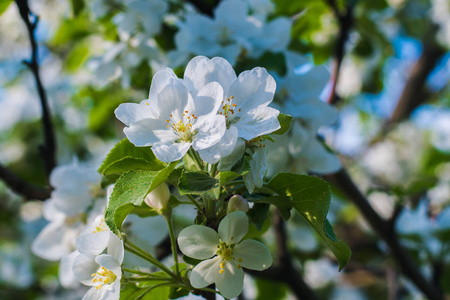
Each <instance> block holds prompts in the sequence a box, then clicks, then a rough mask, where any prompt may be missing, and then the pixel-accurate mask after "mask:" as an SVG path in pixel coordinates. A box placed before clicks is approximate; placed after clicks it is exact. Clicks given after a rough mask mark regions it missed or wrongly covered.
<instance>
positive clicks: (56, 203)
mask: <svg viewBox="0 0 450 300" xmlns="http://www.w3.org/2000/svg"><path fill="white" fill-rule="evenodd" d="M100 178H101V177H100V175H99V174H98V173H97V171H96V170H95V169H90V168H87V167H85V166H83V165H80V164H78V163H77V162H74V163H72V164H68V165H61V166H59V167H56V168H55V169H54V170H53V172H52V173H51V175H50V184H51V185H52V186H53V187H54V190H53V191H52V193H51V198H50V199H48V200H46V201H45V203H44V211H43V214H44V218H45V219H47V220H48V221H50V223H49V224H48V225H47V226H46V227H45V228H44V229H43V230H42V231H41V232H40V233H39V235H38V236H37V237H36V239H35V240H34V241H33V244H32V246H31V249H32V251H33V253H34V254H36V255H37V256H39V257H42V258H44V259H47V260H51V261H56V260H60V259H61V258H62V257H63V256H65V255H67V254H69V253H70V252H72V251H73V250H75V239H76V237H77V236H78V235H79V234H80V233H81V232H82V230H83V228H84V227H85V224H86V219H87V213H88V211H89V207H90V206H91V205H92V204H93V203H94V200H95V193H94V191H95V189H96V188H97V186H98V185H99V184H100ZM99 206H100V207H101V206H103V207H104V203H103V202H102V201H95V205H94V207H99ZM92 211H95V209H93V210H92Z"/></svg>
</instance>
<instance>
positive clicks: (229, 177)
mask: <svg viewBox="0 0 450 300" xmlns="http://www.w3.org/2000/svg"><path fill="white" fill-rule="evenodd" d="M239 176H241V174H238V173H235V172H232V171H224V172H220V173H219V176H218V177H219V186H221V187H222V186H224V185H225V184H227V183H230V182H232V181H233V180H235V179H236V178H238V177H239Z"/></svg>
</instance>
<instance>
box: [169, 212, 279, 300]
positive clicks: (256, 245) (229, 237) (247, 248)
mask: <svg viewBox="0 0 450 300" xmlns="http://www.w3.org/2000/svg"><path fill="white" fill-rule="evenodd" d="M247 230H248V218H247V215H246V214H245V213H244V212H242V211H236V212H232V213H229V214H228V215H227V216H226V217H225V218H223V220H222V221H221V222H220V224H219V229H218V233H217V232H216V231H215V230H214V229H212V228H209V227H206V226H201V225H192V226H189V227H187V228H185V229H183V230H182V231H181V232H180V234H179V236H178V245H179V246H180V250H181V252H183V254H185V255H186V256H189V257H192V258H195V259H198V260H203V261H202V262H200V263H199V264H198V265H196V266H195V267H194V269H193V270H192V272H191V275H190V282H191V285H192V286H193V287H194V288H203V287H206V286H208V285H210V284H212V283H215V284H216V287H217V289H218V290H219V291H220V293H221V294H222V295H223V296H224V297H225V298H234V297H237V296H238V295H239V294H240V293H241V292H242V288H243V284H244V271H243V270H242V268H247V269H251V270H258V271H261V270H265V269H267V268H268V267H270V265H271V264H272V256H271V254H270V252H269V249H267V247H266V246H265V245H263V244H262V243H260V242H257V241H255V240H243V241H242V238H243V237H244V236H245V234H246V233H247Z"/></svg>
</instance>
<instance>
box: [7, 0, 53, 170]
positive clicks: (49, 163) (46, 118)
mask: <svg viewBox="0 0 450 300" xmlns="http://www.w3.org/2000/svg"><path fill="white" fill-rule="evenodd" d="M15 2H16V4H17V6H18V7H19V13H20V16H21V18H22V20H23V21H24V23H25V25H26V27H27V31H28V36H29V39H30V44H31V59H30V61H24V64H26V65H27V66H28V68H29V69H30V70H31V72H32V73H33V75H34V79H35V82H36V88H37V90H38V94H39V99H40V102H41V107H42V126H43V129H44V140H45V142H44V145H41V146H40V147H39V150H40V152H41V155H42V158H43V160H44V165H45V170H46V172H47V177H48V176H50V173H51V171H52V170H53V168H54V167H55V165H56V159H55V153H56V144H55V135H54V132H53V125H52V120H51V117H50V109H49V107H48V100H47V94H46V92H45V90H44V87H43V85H42V81H41V77H40V75H39V64H38V58H37V54H38V48H37V43H36V37H35V29H36V27H37V24H38V22H39V18H38V17H37V16H36V15H34V14H33V13H32V12H31V11H30V7H29V6H28V1H27V0H15Z"/></svg>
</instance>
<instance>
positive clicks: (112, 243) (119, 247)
mask: <svg viewBox="0 0 450 300" xmlns="http://www.w3.org/2000/svg"><path fill="white" fill-rule="evenodd" d="M107 253H108V254H109V255H111V256H113V257H115V258H116V259H117V261H118V262H119V263H122V261H123V255H124V248H123V240H121V239H119V237H118V236H117V235H115V234H113V233H112V232H111V234H110V238H109V241H108V249H107Z"/></svg>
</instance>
